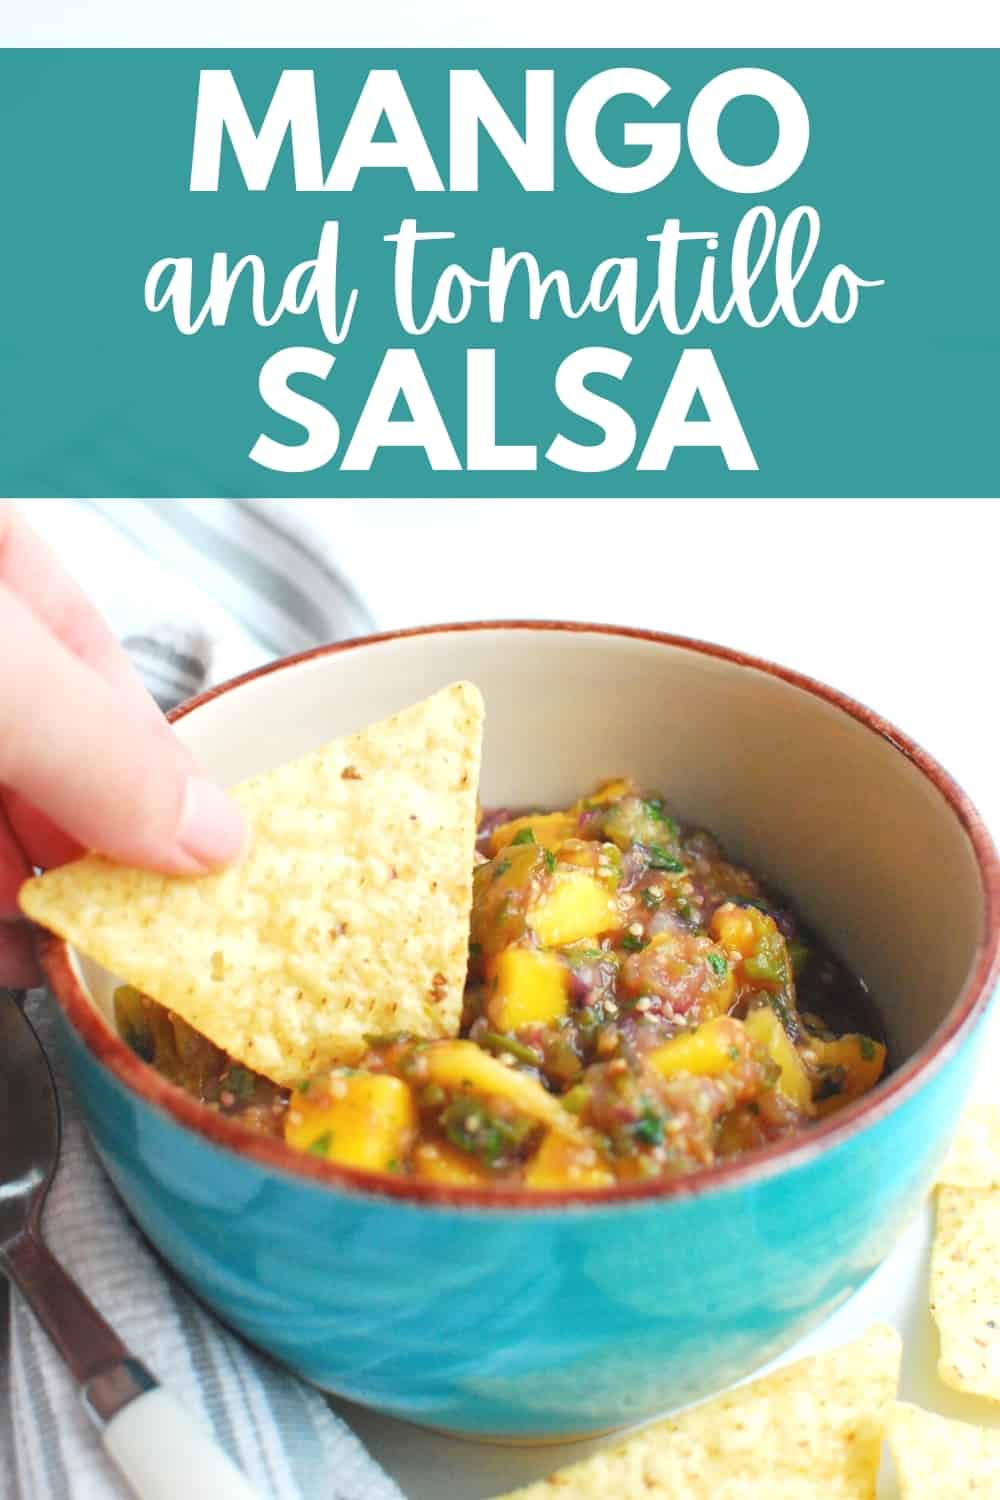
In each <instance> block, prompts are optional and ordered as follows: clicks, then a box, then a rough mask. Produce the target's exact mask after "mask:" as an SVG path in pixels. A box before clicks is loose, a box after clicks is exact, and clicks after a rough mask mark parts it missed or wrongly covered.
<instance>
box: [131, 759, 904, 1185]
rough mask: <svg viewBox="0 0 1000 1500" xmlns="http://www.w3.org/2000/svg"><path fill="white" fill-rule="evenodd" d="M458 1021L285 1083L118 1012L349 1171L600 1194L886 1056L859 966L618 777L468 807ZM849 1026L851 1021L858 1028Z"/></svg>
mask: <svg viewBox="0 0 1000 1500" xmlns="http://www.w3.org/2000/svg"><path fill="white" fill-rule="evenodd" d="M475 857H476V869H475V874H474V879H473V897H472V916H471V935H470V942H469V968H468V979H467V984H466V989H465V999H464V1006H463V1014H462V1025H461V1033H460V1036H459V1038H457V1039H454V1040H453V1039H450V1038H446V1039H428V1038H426V1037H422V1036H414V1035H412V1034H411V1033H408V1032H405V1031H404V1032H400V1033H397V1034H390V1035H383V1036H379V1035H371V1036H369V1037H368V1038H367V1039H366V1042H367V1045H366V1049H365V1051H364V1053H363V1054H362V1056H361V1057H360V1058H359V1059H358V1060H357V1062H356V1064H353V1065H352V1066H350V1067H345V1066H340V1067H334V1068H332V1069H326V1070H324V1071H322V1072H319V1073H317V1074H315V1075H313V1076H309V1077H305V1078H303V1079H301V1080H300V1081H299V1082H298V1083H297V1085H295V1086H293V1087H292V1088H290V1089H289V1088H282V1087H281V1086H280V1085H278V1084H276V1083H274V1082H272V1081H271V1080H270V1079H268V1078H267V1077H265V1076H263V1075H262V1074H259V1073H257V1072H254V1071H253V1070H251V1069H248V1068H247V1067H245V1066H244V1065H243V1064H242V1063H239V1062H237V1061H235V1060H234V1059H233V1058H231V1057H230V1056H228V1055H227V1053H226V1052H225V1051H223V1050H222V1049H220V1048H218V1047H216V1046H214V1045H213V1043H211V1042H210V1041H209V1040H208V1039H207V1038H206V1037H204V1036H202V1035H201V1034H200V1033H199V1032H198V1031H196V1030H195V1029H194V1028H193V1027H191V1026H190V1025H189V1024H188V1023H187V1022H185V1021H184V1020H183V1018H181V1017H180V1016H178V1015H176V1014H174V1013H173V1012H171V1011H170V1010H168V1009H166V1008H165V1007H163V1006H161V1005H158V1004H157V1002H156V1001H154V1000H151V999H150V998H149V997H147V996H145V995H143V994H142V993H141V992H140V991H138V990H137V989H135V988H132V987H129V986H123V987H121V988H119V989H118V990H117V991H116V993H115V1019H116V1023H117V1026H118V1030H119V1032H120V1033H121V1035H122V1036H123V1037H124V1038H125V1039H126V1041H127V1042H128V1043H129V1045H130V1046H131V1047H132V1048H133V1050H134V1051H135V1052H136V1053H137V1054H138V1055H139V1056H140V1057H142V1058H144V1059H145V1060H146V1061H148V1062H150V1063H151V1064H152V1065H153V1066H154V1067H155V1068H156V1069H157V1070H158V1071H159V1072H160V1073H161V1074H162V1075H163V1076H165V1077H167V1078H169V1079H171V1080H172V1081H173V1082H175V1083H177V1084H178V1085H179V1086H180V1087H182V1088H184V1089H185V1090H186V1091H187V1092H188V1093H190V1094H191V1095H192V1096H193V1097H194V1098H196V1099H198V1100H200V1101H201V1102H202V1103H203V1104H205V1105H206V1106H207V1107H208V1108H210V1109H212V1110H216V1111H218V1112H220V1113H222V1114H225V1115H226V1116H227V1117H228V1118H230V1119H234V1120H239V1121H242V1122H243V1123H245V1124H246V1125H248V1126H249V1127H251V1128H253V1129H256V1130H259V1131H262V1132H265V1133H267V1134H271V1135H275V1136H279V1137H280V1138H282V1139H284V1140H285V1141H286V1142H287V1144H288V1145H290V1146H292V1147H293V1148H294V1149H297V1150H300V1151H306V1152H308V1153H309V1154H311V1155H313V1156H317V1157H320V1158H322V1159H324V1160H328V1161H331V1162H335V1163H338V1164H340V1165H342V1166H346V1167H354V1168H362V1169H365V1170H368V1171H377V1172H387V1173H393V1174H398V1175H400V1176H402V1177H404V1178H413V1179H418V1180H422V1181H425V1182H438V1183H445V1184H448V1185H452V1186H463V1185H464V1186H468V1187H476V1188H480V1189H482V1188H487V1187H490V1186H494V1187H496V1188H498V1189H504V1188H518V1187H520V1188H526V1189H530V1190H534V1191H546V1190H566V1189H578V1190H581V1191H582V1190H591V1191H599V1190H601V1189H603V1188H607V1187H610V1186H612V1185H614V1184H615V1183H629V1182H631V1183H636V1182H650V1181H653V1180H656V1179H661V1178H670V1177H677V1176H681V1175H684V1174H687V1173H690V1172H694V1171H698V1170H701V1169H704V1168H706V1167H710V1166H712V1165H714V1164H716V1163H717V1162H720V1161H723V1160H728V1159H731V1158H733V1157H737V1156H740V1155H742V1154H743V1153H745V1152H748V1151H752V1150H754V1149H756V1148H758V1147H761V1146H766V1145H768V1144H771V1143H774V1142H777V1141H781V1140H787V1139H788V1138H789V1137H791V1136H793V1135H795V1134H797V1133H798V1132H800V1131H803V1130H805V1129H806V1128H807V1127H808V1126H809V1125H810V1124H812V1123H813V1122H814V1121H816V1120H817V1119H823V1118H826V1117H827V1116H829V1115H830V1114H832V1113H834V1112H835V1111H836V1110H838V1109H840V1108H842V1107H843V1106H844V1105H846V1104H848V1103H850V1102H852V1101H853V1100H855V1099H858V1098H860V1097H861V1096H862V1095H863V1094H865V1093H867V1092H868V1091H869V1090H870V1089H871V1088H873V1087H874V1085H875V1084H876V1083H877V1082H878V1080H879V1078H880V1077H881V1076H882V1073H883V1071H884V1069H885V1063H886V1048H885V1045H884V1043H883V1042H882V1041H881V1040H880V1039H879V1037H878V1032H879V1026H878V1023H877V1021H876V1020H875V1018H874V1013H873V1011H872V1008H871V1003H870V999H869V997H868V994H867V991H866V989H865V987H864V985H863V984H862V983H861V982H860V981H859V980H857V979H856V978H854V976H853V975H851V974H850V973H849V972H848V971H847V970H846V969H845V967H844V966H843V965H842V964H840V963H839V962H838V961H837V960H836V959H835V958H834V957H833V955H832V953H831V952H830V951H829V949H828V948H827V947H826V946H825V945H824V944H823V943H822V942H820V941H819V940H818V939H817V938H816V937H815V936H814V935H813V934H812V933H811V932H809V931H808V930H807V929H806V928H804V927H803V924H802V923H801V921H800V920H799V919H798V918H797V917H796V916H795V915H794V912H793V910H792V909H790V908H789V907H788V906H787V905H786V904H784V903H783V902H779V901H777V900H776V899H774V898H773V896H771V895H770V894H769V893H767V892H766V891H765V890H764V889H763V887H762V886H761V884H760V883H759V881H758V880H757V879H756V877H755V876H754V875H753V874H752V873H751V871H750V870H749V869H747V868H745V867H744V866H741V865H737V864H734V863H732V862H731V861H730V860H728V859H727V858H726V856H725V853H724V851H723V850H722V848H721V846H720V845H719V843H718V841H717V840H716V839H715V838H714V837H713V835H712V834H711V833H709V832H707V831H706V830H705V829H703V828H699V827H697V826H689V825H686V824H685V825H682V824H681V823H680V822H679V821H678V820H677V818H676V817H675V815H674V812H673V811H672V810H671V809H670V808H669V807H668V804H667V803H666V801H665V800H664V798H663V797H662V796H661V795H659V794H656V793H649V792H642V791H640V790H639V789H638V788H637V787H636V786H635V785H634V784H633V783H631V782H630V781H628V780H624V779H618V780H614V781H607V782H604V783H602V784H601V785H599V786H598V787H597V788H596V789H595V790H594V791H592V792H591V793H590V794H589V795H588V796H585V797H582V798H580V799H578V800H577V801H575V802H574V803H572V804H571V805H570V806H568V807H565V808H562V809H557V810H554V811H553V810H548V811H544V812H539V813H532V812H527V813H520V814H519V815H517V816H513V815H509V814H508V813H507V812H504V811H503V810H500V811H493V812H490V813H488V814H486V815H485V816H484V817H483V818H482V820H481V822H480V831H479V839H478V845H477V852H476V856H475ZM858 1028H860V1029H858Z"/></svg>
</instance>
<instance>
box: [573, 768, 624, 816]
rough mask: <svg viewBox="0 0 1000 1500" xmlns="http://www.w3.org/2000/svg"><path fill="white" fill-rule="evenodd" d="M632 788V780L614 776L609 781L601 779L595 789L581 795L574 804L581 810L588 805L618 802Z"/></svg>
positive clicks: (599, 805)
mask: <svg viewBox="0 0 1000 1500" xmlns="http://www.w3.org/2000/svg"><path fill="white" fill-rule="evenodd" d="M634 790H635V784H634V782H631V781H626V780H625V779H624V778H623V777H621V776H616V777H615V778H614V779H613V780H611V781H602V782H601V784H600V786H598V788H597V790H596V791H593V792H591V794H590V796H589V797H581V798H580V800H579V802H578V803H577V804H576V806H577V808H578V809H579V810H580V811H581V812H582V811H584V810H585V809H587V808H589V807H607V806H608V805H609V804H610V803H612V802H619V801H620V800H621V798H622V797H627V796H628V795H629V793H630V792H633V791H634Z"/></svg>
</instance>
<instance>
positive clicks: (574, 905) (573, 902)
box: [526, 870, 619, 948]
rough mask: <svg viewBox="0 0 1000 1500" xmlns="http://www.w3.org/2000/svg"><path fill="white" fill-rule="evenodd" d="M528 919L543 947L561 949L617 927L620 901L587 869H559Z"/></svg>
mask: <svg viewBox="0 0 1000 1500" xmlns="http://www.w3.org/2000/svg"><path fill="white" fill-rule="evenodd" d="M526 921H527V924H528V926H529V927H530V928H531V929H532V931H533V932H535V933H536V934H537V935H538V941H539V942H540V943H541V945H542V947H543V948H561V947H562V946H563V944H564V943H575V942H578V941H579V940H580V938H586V937H597V935H598V934H599V933H601V932H607V931H609V929H611V928H613V927H615V926H616V925H617V924H618V921H619V913H618V904H617V902H616V901H615V898H614V896H613V895H612V894H611V892H610V891H609V890H608V888H607V886H605V885H602V883H601V882H600V881H599V880H595V878H594V876H593V875H588V874H587V873H586V871H585V870H560V871H557V872H556V874H555V876H554V877H553V879H552V882H551V884H550V886H549V888H548V890H547V891H546V893H545V895H544V896H542V897H541V899H540V900H539V901H537V902H536V903H535V904H534V906H532V907H529V909H528V912H527V916H526Z"/></svg>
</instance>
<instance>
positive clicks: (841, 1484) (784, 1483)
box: [501, 1326, 901, 1500]
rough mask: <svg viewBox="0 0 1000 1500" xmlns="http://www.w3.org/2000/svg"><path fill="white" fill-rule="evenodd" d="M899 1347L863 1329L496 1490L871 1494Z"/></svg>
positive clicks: (887, 1331)
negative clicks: (537, 1477) (578, 1458)
mask: <svg viewBox="0 0 1000 1500" xmlns="http://www.w3.org/2000/svg"><path fill="white" fill-rule="evenodd" d="M900 1354H901V1343H900V1338H899V1335H898V1334H897V1333H896V1332H895V1330H894V1329H892V1328H885V1327H881V1326H878V1327H875V1328H871V1329H869V1331H868V1333H867V1334H866V1335H865V1337H864V1338H862V1339H859V1340H858V1341H857V1342H856V1343H853V1344H846V1345H845V1346H844V1347H843V1348H841V1349H834V1350H833V1351H832V1352H831V1353H829V1354H817V1355H815V1356H814V1357H813V1358H812V1359H803V1360H800V1361H799V1362H798V1364H794V1365H786V1366H785V1367H784V1368H783V1369H781V1370H777V1371H775V1373H774V1374H773V1375H765V1376H763V1377H762V1378H761V1379H760V1380H754V1381H752V1382H751V1383H750V1384H749V1385H744V1386H738V1387H737V1388H736V1389H735V1390H733V1391H727V1392H726V1394H725V1395H723V1396H716V1397H715V1398H714V1399H713V1400H711V1401H706V1402H704V1403H703V1404H702V1405H701V1406H695V1407H692V1408H691V1409H690V1410H688V1411H683V1412H681V1413H680V1414H679V1416H676V1417H671V1418H670V1419H669V1420H668V1421H666V1422H657V1423H656V1424H655V1425H654V1426H652V1427H645V1428H643V1429H642V1430H641V1431H640V1432H637V1433H635V1435H634V1436H633V1437H630V1438H626V1440H625V1441H624V1442H623V1443H620V1444H618V1446H617V1447H614V1448H609V1449H607V1450H606V1451H605V1452H603V1453H596V1454H594V1456H593V1457H592V1458H588V1459H585V1460H584V1461H583V1462H582V1463H579V1464H573V1465H571V1467H570V1468H568V1469H562V1470H560V1471H559V1472H558V1473H555V1474H552V1475H550V1477H549V1478H548V1479H543V1480H541V1481H540V1482H539V1483H538V1484H532V1485H529V1486H528V1487H527V1489H521V1490H517V1491H516V1492H514V1493H513V1494H510V1495H506V1496H503V1497H501V1500H553V1497H555V1496H559V1497H560V1500H612V1497H614V1500H819V1497H820V1496H822V1500H875V1487H876V1482H877V1478H878V1468H879V1457H880V1452H881V1447H882V1438H883V1436H884V1432H885V1426H886V1422H887V1420H888V1416H889V1409H890V1406H891V1404H892V1401H893V1398H894V1396H895V1394H896V1384H897V1381H898V1379H899V1361H900Z"/></svg>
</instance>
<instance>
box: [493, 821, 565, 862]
mask: <svg viewBox="0 0 1000 1500" xmlns="http://www.w3.org/2000/svg"><path fill="white" fill-rule="evenodd" d="M526 828H530V830H531V832H532V834H533V835H534V842H535V843H536V844H540V845H541V847H542V848H543V849H558V848H559V845H560V844H561V843H563V842H564V840H566V839H570V838H572V837H573V835H574V833H575V832H576V815H575V814H574V813H568V812H553V813H529V814H528V816H527V817H524V818H512V819H511V820H510V822H509V823H500V824H499V825H498V826H497V827H496V828H494V830H493V832H492V833H491V834H490V853H491V854H499V853H500V850H501V849H506V848H507V846H508V845H509V844H512V843H513V842H514V840H515V839H516V838H517V836H518V834H523V832H524V830H525V829H526Z"/></svg>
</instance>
